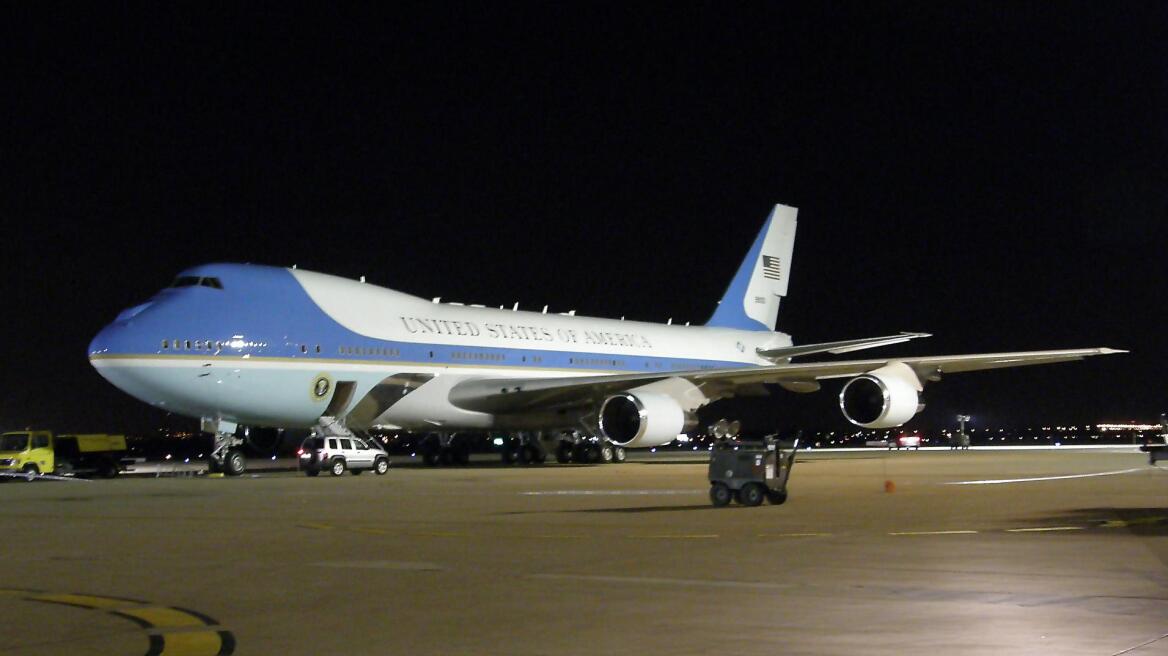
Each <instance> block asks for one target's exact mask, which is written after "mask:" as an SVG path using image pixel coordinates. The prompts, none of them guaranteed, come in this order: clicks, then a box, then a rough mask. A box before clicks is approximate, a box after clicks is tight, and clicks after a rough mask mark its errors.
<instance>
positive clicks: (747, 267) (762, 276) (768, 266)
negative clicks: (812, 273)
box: [706, 205, 799, 330]
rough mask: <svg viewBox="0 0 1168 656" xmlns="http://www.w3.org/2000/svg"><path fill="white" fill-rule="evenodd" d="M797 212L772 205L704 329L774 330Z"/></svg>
mask: <svg viewBox="0 0 1168 656" xmlns="http://www.w3.org/2000/svg"><path fill="white" fill-rule="evenodd" d="M798 213H799V210H798V209H796V208H794V207H788V206H786V205H775V209H774V210H772V211H771V215H770V216H769V217H767V220H766V224H764V225H763V227H762V231H761V232H759V233H758V237H755V239H754V245H752V246H751V247H750V252H748V253H747V254H746V259H744V260H742V264H741V265H739V267H738V271H737V272H736V273H735V274H734V278H733V280H731V281H730V286H729V287H727V288H726V293H725V294H724V295H723V296H722V300H720V301H718V307H717V308H716V309H715V310H714V314H713V316H711V317H710V320H709V321H707V322H706V325H707V326H719V327H722V328H738V329H743V330H774V329H775V320H776V319H777V318H778V316H779V301H780V300H782V298H783V297H784V296H786V295H787V281H788V280H789V278H790V275H791V255H792V252H793V251H794V248H795V226H796V223H797V221H796V220H795V217H796V215H797V214H798Z"/></svg>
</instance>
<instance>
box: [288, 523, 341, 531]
mask: <svg viewBox="0 0 1168 656" xmlns="http://www.w3.org/2000/svg"><path fill="white" fill-rule="evenodd" d="M296 526H298V527H300V528H311V529H315V530H317V531H331V530H333V528H335V527H333V526H330V525H328V524H316V523H311V522H306V523H303V524H297V525H296Z"/></svg>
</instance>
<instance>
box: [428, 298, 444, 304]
mask: <svg viewBox="0 0 1168 656" xmlns="http://www.w3.org/2000/svg"><path fill="white" fill-rule="evenodd" d="M441 301H442V297H441V296H435V297H434V300H433V301H430V302H431V303H439V302H441Z"/></svg>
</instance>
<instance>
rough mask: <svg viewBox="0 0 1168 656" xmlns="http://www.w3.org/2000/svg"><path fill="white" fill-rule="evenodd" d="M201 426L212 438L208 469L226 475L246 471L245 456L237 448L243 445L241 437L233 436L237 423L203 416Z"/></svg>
mask: <svg viewBox="0 0 1168 656" xmlns="http://www.w3.org/2000/svg"><path fill="white" fill-rule="evenodd" d="M202 428H203V432H204V433H210V434H211V436H212V439H213V442H212V445H211V455H209V456H208V457H207V469H208V471H210V472H212V473H218V472H222V473H224V474H226V475H228V476H239V475H240V474H242V473H243V472H245V471H247V458H246V457H244V455H243V451H242V450H241V449H240V448H239V447H241V446H243V439H241V438H239V437H236V436H235V431H236V429H237V428H238V425H236V424H235V423H234V422H230V421H223V420H222V419H209V418H207V417H203V422H202Z"/></svg>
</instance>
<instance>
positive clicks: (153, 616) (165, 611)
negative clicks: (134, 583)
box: [113, 606, 215, 629]
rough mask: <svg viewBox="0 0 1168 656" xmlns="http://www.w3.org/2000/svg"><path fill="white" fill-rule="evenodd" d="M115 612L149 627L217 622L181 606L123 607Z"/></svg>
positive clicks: (161, 627)
mask: <svg viewBox="0 0 1168 656" xmlns="http://www.w3.org/2000/svg"><path fill="white" fill-rule="evenodd" d="M113 613H114V615H119V616H121V617H125V618H127V619H130V620H133V621H135V622H138V623H139V624H141V625H142V626H143V628H147V629H175V628H183V627H190V626H208V625H210V624H215V622H214V621H208V618H205V617H201V616H199V615H197V614H195V613H190V612H187V611H185V610H182V609H181V608H171V607H169V606H145V607H142V608H123V609H120V610H116V611H113Z"/></svg>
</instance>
